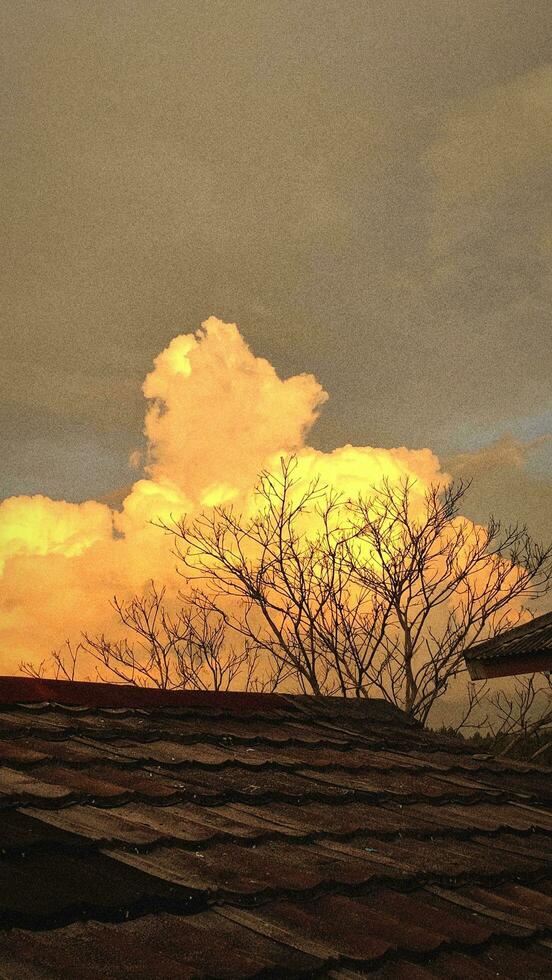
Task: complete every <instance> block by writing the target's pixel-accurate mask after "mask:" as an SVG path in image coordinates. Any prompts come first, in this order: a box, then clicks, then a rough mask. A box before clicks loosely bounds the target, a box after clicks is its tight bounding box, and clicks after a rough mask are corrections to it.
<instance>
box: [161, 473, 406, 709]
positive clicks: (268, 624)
mask: <svg viewBox="0 0 552 980" xmlns="http://www.w3.org/2000/svg"><path fill="white" fill-rule="evenodd" d="M256 494H257V503H258V509H257V510H256V512H255V513H254V514H253V516H251V517H247V516H244V515H243V514H241V513H239V512H237V511H236V510H235V509H234V508H233V507H231V506H230V507H215V508H214V509H213V510H211V511H208V512H205V513H203V514H202V515H201V516H200V517H198V518H196V519H195V520H194V521H192V522H191V523H188V522H186V521H185V520H181V521H177V522H175V523H173V524H171V525H162V526H163V527H164V528H165V530H169V531H171V532H173V533H175V534H176V540H177V549H176V553H177V555H178V557H179V559H180V560H181V561H182V562H183V564H184V567H185V574H186V576H188V575H190V574H193V575H195V576H196V578H197V579H198V580H200V581H202V582H203V583H204V588H205V589H206V590H207V592H208V595H209V597H210V598H209V601H210V603H211V605H212V607H213V608H216V609H217V611H218V612H219V613H220V615H221V616H222V617H223V618H224V620H225V622H226V623H227V624H228V625H229V626H230V627H231V628H232V630H233V631H234V632H235V633H237V634H239V635H241V636H242V637H243V638H244V639H245V640H246V642H248V643H252V644H253V645H254V647H255V649H257V650H260V651H263V652H264V655H265V658H268V660H269V662H271V663H272V664H273V665H274V669H275V670H276V671H277V672H278V673H279V677H280V682H281V683H284V682H288V683H292V684H294V685H295V686H296V687H298V688H299V689H300V690H302V691H304V692H307V693H314V694H317V695H319V694H333V693H340V694H342V695H343V696H349V695H351V694H354V695H356V696H362V695H364V694H365V693H366V683H367V673H368V669H369V665H370V664H371V662H372V661H373V660H374V657H375V656H376V653H377V649H378V646H379V645H380V644H381V642H382V640H383V636H384V633H385V628H386V621H387V615H388V604H387V605H386V604H385V603H382V602H380V601H379V600H378V599H377V598H375V597H374V596H373V594H371V593H370V592H369V590H368V589H367V588H366V587H364V586H363V585H362V584H360V583H359V582H358V581H357V580H356V578H355V570H354V568H353V567H352V565H351V562H350V560H349V538H350V536H351V535H353V536H354V535H356V533H357V532H356V530H355V529H354V528H353V527H352V525H351V522H350V518H349V515H348V512H347V509H346V507H345V505H344V502H343V500H342V499H341V498H340V497H339V496H338V495H336V494H335V493H332V492H331V491H328V489H327V488H326V487H324V486H322V485H321V483H320V481H319V480H314V481H312V482H310V483H308V484H307V485H306V486H304V487H302V486H301V483H300V480H299V478H298V475H297V460H296V459H295V458H294V457H292V458H291V459H287V460H286V459H282V460H281V466H280V471H279V473H276V474H275V473H270V472H266V471H265V472H263V473H262V474H261V477H260V480H259V484H258V486H257V488H256Z"/></svg>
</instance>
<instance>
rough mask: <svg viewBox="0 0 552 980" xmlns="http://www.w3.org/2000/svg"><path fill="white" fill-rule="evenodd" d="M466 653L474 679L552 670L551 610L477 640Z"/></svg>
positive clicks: (467, 662)
mask: <svg viewBox="0 0 552 980" xmlns="http://www.w3.org/2000/svg"><path fill="white" fill-rule="evenodd" d="M465 656H466V664H467V666H468V670H469V672H470V675H471V677H472V678H473V680H482V679H483V678H484V677H507V676H510V675H512V674H528V673H534V672H537V671H549V670H552V612H549V613H545V614H544V616H536V617H535V619H532V620H530V622H528V623H522V624H521V626H514V627H513V628H512V629H510V630H506V631H505V632H504V633H499V635H498V636H495V637H493V638H492V639H490V640H485V641H484V642H483V643H476V644H475V645H474V646H472V647H470V649H469V650H467V651H466V655H465Z"/></svg>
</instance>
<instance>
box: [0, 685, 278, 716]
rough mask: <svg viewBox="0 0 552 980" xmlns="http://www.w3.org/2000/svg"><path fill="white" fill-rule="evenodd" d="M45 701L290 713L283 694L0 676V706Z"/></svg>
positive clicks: (92, 705) (83, 704)
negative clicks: (178, 688)
mask: <svg viewBox="0 0 552 980" xmlns="http://www.w3.org/2000/svg"><path fill="white" fill-rule="evenodd" d="M44 701H50V702H52V701H53V702H58V703H59V704H67V705H75V706H78V707H87V708H146V709H147V708H188V707H189V708H218V709H226V710H231V711H243V712H247V711H258V710H262V711H277V710H285V709H286V708H287V710H288V711H289V702H288V703H286V700H285V699H284V698H283V697H282V696H281V695H279V694H257V693H254V692H244V691H163V690H161V689H160V688H157V687H133V686H129V685H126V684H103V683H97V682H92V681H59V680H50V679H47V678H42V677H41V678H35V677H14V676H11V677H9V676H8V677H0V705H10V704H37V703H40V702H44Z"/></svg>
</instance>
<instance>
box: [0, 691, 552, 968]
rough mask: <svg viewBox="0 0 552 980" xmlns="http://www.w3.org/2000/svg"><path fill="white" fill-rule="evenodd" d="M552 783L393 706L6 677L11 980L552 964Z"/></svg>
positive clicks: (2, 802)
mask: <svg viewBox="0 0 552 980" xmlns="http://www.w3.org/2000/svg"><path fill="white" fill-rule="evenodd" d="M109 704H111V705H113V707H109ZM551 798H552V773H551V772H550V771H547V770H544V769H542V768H539V767H537V766H529V765H523V764H517V763H513V762H500V761H496V760H494V759H491V758H489V757H483V756H476V755H473V754H472V753H470V752H469V751H468V750H467V749H466V747H465V746H464V745H463V744H462V743H457V742H454V741H446V740H443V739H442V738H441V737H437V736H435V735H432V734H430V733H427V732H424V731H423V730H422V729H420V728H418V727H416V726H413V725H409V724H408V723H407V722H406V720H405V719H404V717H403V716H402V715H401V714H400V713H399V712H397V711H395V710H394V709H393V708H391V707H390V706H388V705H385V704H384V703H383V702H378V701H364V702H358V703H353V702H347V703H344V702H343V701H341V700H340V699H320V700H315V699H312V698H300V697H298V698H294V697H284V696H267V697H264V696H255V695H236V694H235V695H229V696H226V695H208V694H207V695H193V694H186V693H183V694H181V695H175V696H173V697H168V698H166V699H165V696H164V695H159V694H157V693H155V692H140V691H138V692H136V691H130V692H129V691H128V690H127V689H125V688H121V687H119V688H113V687H111V686H109V685H105V686H102V690H101V692H97V691H96V692H95V691H94V690H93V688H92V686H90V687H89V686H88V685H64V684H63V683H62V682H58V683H57V684H56V683H55V682H50V683H44V682H33V681H30V680H25V679H23V680H19V679H12V680H11V681H10V680H9V679H6V680H2V679H0V809H1V811H2V813H1V818H0V828H1V830H0V930H1V936H0V977H2V978H4V977H5V978H9V980H23V978H24V980H38V978H40V980H45V978H48V980H53V978H64V980H65V978H73V977H74V978H78V980H92V978H98V977H102V978H109V980H117V978H127V977H128V978H131V977H132V978H143V980H146V978H147V980H152V978H169V977H170V978H171V980H172V978H176V977H178V978H191V977H265V978H267V977H301V976H305V977H311V976H327V977H333V978H342V980H346V978H354V977H359V976H367V975H369V976H371V977H377V978H399V977H401V978H405V977H406V978H413V980H418V978H419V980H426V978H428V980H429V978H431V977H447V978H448V977H470V978H487V977H489V978H490V977H497V976H500V977H519V976H523V977H524V980H526V978H530V977H539V978H540V977H544V976H547V975H551V973H552V878H551V861H550V858H551V854H552V848H551V840H552V836H551V835H552V814H551V811H550V800H551Z"/></svg>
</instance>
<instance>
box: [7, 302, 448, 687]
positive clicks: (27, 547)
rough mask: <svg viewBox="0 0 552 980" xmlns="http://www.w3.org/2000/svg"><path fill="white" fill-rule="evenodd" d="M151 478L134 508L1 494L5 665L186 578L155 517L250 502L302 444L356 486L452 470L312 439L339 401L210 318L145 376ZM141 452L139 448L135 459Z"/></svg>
mask: <svg viewBox="0 0 552 980" xmlns="http://www.w3.org/2000/svg"><path fill="white" fill-rule="evenodd" d="M143 390H144V395H145V396H146V398H147V399H148V407H147V411H146V420H145V430H144V432H145V436H146V440H147V448H146V453H145V469H146V477H145V478H144V479H139V480H137V481H136V482H135V483H134V485H133V486H132V489H131V491H130V493H129V494H128V495H127V497H126V499H125V500H124V502H123V505H122V510H121V511H114V510H112V509H111V508H109V507H108V506H106V505H105V504H101V503H97V502H96V501H87V502H86V503H83V504H71V503H66V502H65V501H57V500H51V499H49V498H47V497H43V496H34V497H11V498H9V499H7V500H4V501H3V502H2V503H0V577H1V588H0V650H1V651H2V653H1V662H0V670H1V671H2V672H4V673H15V672H16V671H17V667H18V663H19V661H20V660H21V659H26V660H29V659H31V660H40V659H41V658H43V657H45V656H47V655H48V654H49V653H50V651H51V650H52V648H54V647H58V646H59V645H60V644H61V643H62V642H63V641H64V640H65V639H66V638H67V637H69V636H78V634H79V633H80V631H81V630H82V629H86V630H87V631H88V632H92V633H93V632H96V631H99V630H102V629H106V630H107V629H108V628H109V626H110V625H111V623H112V615H111V612H110V608H109V604H108V601H109V599H110V598H111V597H112V596H113V594H114V593H117V595H119V596H121V597H125V596H126V595H129V594H131V593H133V592H136V591H139V590H141V589H142V588H143V587H144V586H145V584H146V583H147V581H148V580H149V579H151V578H152V577H153V578H155V579H156V580H158V581H161V582H165V583H167V584H168V585H169V586H170V585H175V586H176V585H179V584H181V583H180V582H179V581H178V577H177V574H176V571H175V567H174V566H175V559H174V556H173V555H172V554H171V547H170V541H169V540H168V539H167V536H166V535H164V534H163V533H162V532H161V531H160V530H159V529H158V528H156V527H153V526H152V525H151V523H150V521H152V520H157V519H159V518H165V519H167V518H169V517H170V515H174V516H179V515H181V514H182V513H184V512H187V513H188V514H190V513H194V512H198V511H200V510H201V509H203V508H204V507H209V506H212V505H214V504H218V503H222V502H225V501H230V500H233V501H238V502H239V503H240V504H243V505H245V506H247V505H248V503H250V500H251V490H252V487H253V485H254V483H255V480H256V477H257V475H258V473H259V471H260V470H261V469H262V468H264V467H267V466H268V467H270V466H272V465H273V464H274V463H275V462H276V461H277V460H278V458H279V457H280V456H281V455H282V454H286V453H289V452H296V453H297V455H298V458H299V465H300V471H301V474H302V475H304V476H305V477H307V478H311V477H312V476H315V475H320V477H321V480H322V482H323V483H327V484H331V485H332V486H334V487H336V488H337V489H339V490H341V491H343V492H344V493H345V494H346V495H347V496H355V495H356V494H357V493H359V492H362V491H364V492H368V491H369V490H370V488H371V487H372V486H373V485H375V484H377V483H379V482H380V481H381V480H382V478H384V477H387V478H389V479H390V480H391V481H394V480H398V479H401V478H404V477H407V476H408V477H412V478H414V479H415V480H417V488H419V491H420V493H423V492H424V490H425V488H426V487H427V486H428V485H429V484H430V483H432V482H434V481H436V480H437V479H442V478H443V475H442V474H441V472H440V468H439V461H438V459H437V458H436V456H435V455H434V454H433V453H432V452H431V451H430V450H429V449H422V450H408V449H405V448H399V449H374V448H371V447H366V446H365V447H354V446H344V447H342V448H339V449H335V450H334V451H333V452H330V453H322V452H318V451H316V450H314V449H312V448H310V447H308V445H306V442H305V440H306V437H307V435H308V432H309V430H310V428H311V427H312V425H313V424H314V422H315V420H316V418H317V414H318V410H319V409H320V407H321V406H322V405H323V403H324V402H325V401H326V399H327V397H328V396H327V394H326V392H325V391H324V390H323V389H322V388H321V386H320V385H319V384H318V382H317V381H316V379H315V378H314V377H313V376H312V375H309V374H302V375H298V376H295V377H291V378H287V379H285V380H282V379H281V378H279V377H278V375H277V373H276V371H275V370H274V368H273V367H272V366H271V365H270V364H269V363H268V361H266V360H265V359H263V358H259V357H256V356H255V355H254V354H253V353H252V352H251V351H250V349H249V347H248V346H247V344H246V343H245V341H244V339H243V338H242V337H241V335H240V333H239V331H238V328H237V327H236V326H235V325H234V324H228V323H223V322H222V321H220V320H217V319H216V318H215V317H210V318H209V319H208V320H207V321H206V322H205V323H203V325H202V327H201V330H199V331H197V332H196V333H190V334H184V335H181V336H178V337H175V338H174V340H172V341H171V343H170V344H169V346H168V347H167V349H166V350H164V351H163V352H162V353H161V354H160V355H159V356H158V357H157V358H156V360H155V363H154V368H153V370H152V371H151V373H150V374H148V376H147V378H146V380H145V382H144V388H143ZM136 461H137V456H136V454H133V463H134V464H136Z"/></svg>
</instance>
